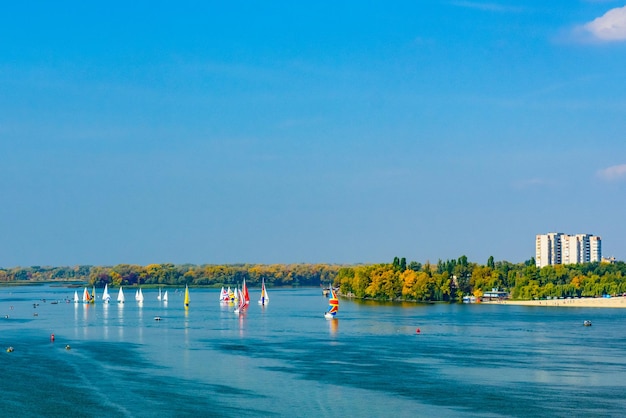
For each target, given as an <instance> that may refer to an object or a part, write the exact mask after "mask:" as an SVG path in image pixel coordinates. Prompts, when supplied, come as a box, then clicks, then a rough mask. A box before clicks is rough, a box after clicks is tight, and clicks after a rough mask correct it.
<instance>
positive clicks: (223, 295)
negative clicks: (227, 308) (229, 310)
mask: <svg viewBox="0 0 626 418" xmlns="http://www.w3.org/2000/svg"><path fill="white" fill-rule="evenodd" d="M220 302H230V296H229V295H228V291H227V290H226V289H224V286H222V290H221V291H220Z"/></svg>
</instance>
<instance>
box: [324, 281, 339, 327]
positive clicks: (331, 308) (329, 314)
mask: <svg viewBox="0 0 626 418" xmlns="http://www.w3.org/2000/svg"><path fill="white" fill-rule="evenodd" d="M338 311H339V298H338V297H337V293H335V289H333V287H332V285H331V286H330V297H329V298H328V310H327V311H326V312H325V313H324V318H326V319H333V318H335V316H336V315H337V312H338Z"/></svg>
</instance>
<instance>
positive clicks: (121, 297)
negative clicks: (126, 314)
mask: <svg viewBox="0 0 626 418" xmlns="http://www.w3.org/2000/svg"><path fill="white" fill-rule="evenodd" d="M117 301H118V303H124V291H123V290H122V286H120V291H119V292H117Z"/></svg>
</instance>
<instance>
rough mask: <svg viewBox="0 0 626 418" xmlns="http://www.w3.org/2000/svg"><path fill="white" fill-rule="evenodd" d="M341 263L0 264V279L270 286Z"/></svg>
mask: <svg viewBox="0 0 626 418" xmlns="http://www.w3.org/2000/svg"><path fill="white" fill-rule="evenodd" d="M339 268H340V266H338V265H332V264H269V265H265V264H231V265H192V264H183V265H175V264H170V263H165V264H149V265H147V266H140V265H134V264H118V265H116V266H74V267H42V266H31V267H16V268H11V269H3V268H0V282H22V281H35V282H36V281H40V282H42V281H46V282H47V281H76V282H85V283H88V284H89V285H90V286H92V285H93V286H96V287H104V285H105V284H108V285H109V286H112V287H119V286H136V285H160V286H184V285H189V286H214V287H219V286H237V285H238V284H241V283H242V282H243V280H244V279H245V280H246V283H247V284H248V285H249V286H255V285H257V284H258V285H260V283H261V280H265V282H266V283H268V284H269V285H270V286H320V285H321V284H322V283H326V284H328V283H330V282H331V281H332V280H333V279H334V278H335V276H336V275H337V271H338V270H339Z"/></svg>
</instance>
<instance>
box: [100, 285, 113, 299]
mask: <svg viewBox="0 0 626 418" xmlns="http://www.w3.org/2000/svg"><path fill="white" fill-rule="evenodd" d="M110 300H111V296H110V295H109V284H108V283H105V284H104V292H102V301H103V302H104V303H109V301H110Z"/></svg>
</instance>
